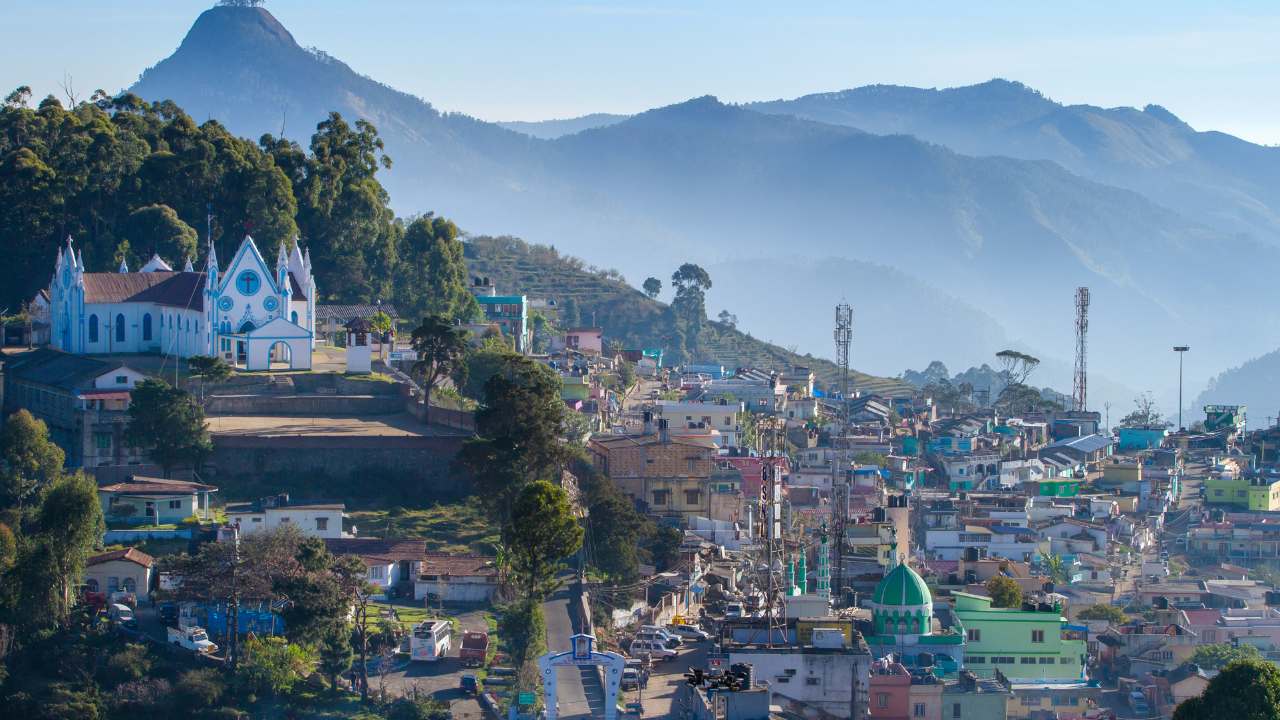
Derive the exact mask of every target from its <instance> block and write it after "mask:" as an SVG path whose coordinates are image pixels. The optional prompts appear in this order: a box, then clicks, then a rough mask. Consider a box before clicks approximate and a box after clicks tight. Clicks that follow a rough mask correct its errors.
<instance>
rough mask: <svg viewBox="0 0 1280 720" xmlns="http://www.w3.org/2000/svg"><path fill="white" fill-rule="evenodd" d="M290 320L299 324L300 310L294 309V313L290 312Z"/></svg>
mask: <svg viewBox="0 0 1280 720" xmlns="http://www.w3.org/2000/svg"><path fill="white" fill-rule="evenodd" d="M289 322H291V323H293V324H294V325H297V324H298V311H297V310H294V311H293V312H292V313H290V314H289Z"/></svg>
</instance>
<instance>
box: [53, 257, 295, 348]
mask: <svg viewBox="0 0 1280 720" xmlns="http://www.w3.org/2000/svg"><path fill="white" fill-rule="evenodd" d="M206 270H207V272H196V271H195V270H194V269H193V268H192V267H191V261H190V260H189V259H188V260H187V263H186V267H184V268H183V269H182V271H181V272H177V271H175V270H174V269H173V268H171V267H169V265H168V264H167V263H165V262H164V261H163V260H161V259H160V257H159V256H152V258H151V260H150V261H149V262H148V263H147V264H146V265H145V266H143V267H142V269H140V270H138V271H137V272H129V268H128V267H126V266H125V265H124V264H121V266H120V271H119V272H115V273H109V272H108V273H89V272H85V271H84V260H83V259H82V257H81V255H80V254H79V253H77V252H76V251H75V250H73V248H72V247H71V238H67V246H66V248H65V249H63V250H62V251H61V252H59V253H58V260H57V263H56V265H55V268H54V275H53V281H52V283H51V284H50V286H49V322H50V326H51V327H50V341H51V342H52V344H53V345H54V347H57V348H60V349H62V350H66V351H67V352H72V353H78V354H82V355H99V354H109V353H158V354H163V355H175V356H177V357H179V358H186V357H190V356H192V355H216V356H217V357H219V358H221V359H222V360H223V361H224V362H226V363H227V364H229V365H234V366H236V367H238V368H243V369H245V370H284V369H291V370H310V369H311V352H312V350H314V349H315V311H316V283H315V278H314V277H313V276H312V274H311V252H310V251H307V253H306V254H305V255H304V254H303V253H302V251H301V250H300V249H299V247H298V242H297V240H296V239H295V240H294V242H293V250H292V251H291V252H286V250H285V244H281V246H280V254H279V257H278V258H277V259H276V269H275V272H272V271H271V270H270V269H269V268H268V267H267V263H266V261H265V260H263V259H262V255H261V254H259V253H258V248H257V246H256V245H254V243H253V238H252V237H249V236H248V235H246V236H245V238H244V241H243V242H241V243H240V249H239V250H237V251H236V254H235V257H233V258H232V259H231V263H230V264H229V265H228V266H227V271H226V272H225V273H222V272H220V271H219V268H218V258H217V254H216V253H215V252H214V250H213V247H212V246H210V248H209V258H208V264H207V266H206Z"/></svg>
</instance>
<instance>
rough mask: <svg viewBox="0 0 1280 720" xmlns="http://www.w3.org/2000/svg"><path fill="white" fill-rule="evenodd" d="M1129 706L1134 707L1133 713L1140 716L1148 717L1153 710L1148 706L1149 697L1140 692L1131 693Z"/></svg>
mask: <svg viewBox="0 0 1280 720" xmlns="http://www.w3.org/2000/svg"><path fill="white" fill-rule="evenodd" d="M1129 704H1130V705H1132V706H1133V711H1134V712H1136V713H1138V715H1140V716H1146V715H1148V714H1150V712H1151V708H1150V707H1149V706H1148V705H1147V696H1146V695H1143V694H1142V693H1140V692H1131V693H1129Z"/></svg>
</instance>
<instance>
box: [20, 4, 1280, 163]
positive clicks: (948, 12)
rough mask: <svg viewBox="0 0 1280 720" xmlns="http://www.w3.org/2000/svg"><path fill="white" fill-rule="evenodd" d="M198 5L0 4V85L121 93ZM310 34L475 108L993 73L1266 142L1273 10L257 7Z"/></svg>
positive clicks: (626, 103) (487, 112)
mask: <svg viewBox="0 0 1280 720" xmlns="http://www.w3.org/2000/svg"><path fill="white" fill-rule="evenodd" d="M211 4H212V3H211V2H209V1H208V0H205V1H203V2H188V1H187V0H163V1H161V0H134V1H133V2H119V1H116V2H101V0H92V1H91V0H44V2H40V3H24V4H21V5H19V4H17V3H14V4H8V3H6V9H5V11H4V14H5V17H6V25H7V27H8V29H9V32H7V33H6V41H5V43H3V44H0V88H4V89H5V92H7V91H8V89H11V88H13V87H16V86H18V85H21V84H29V85H31V86H33V88H34V89H35V90H36V92H37V94H38V95H40V96H43V95H44V94H47V93H50V92H60V89H59V87H58V84H59V81H60V79H61V78H62V75H63V71H64V69H65V72H66V73H68V74H69V75H71V76H72V77H73V78H74V84H75V88H76V90H77V91H78V92H80V93H81V94H83V95H85V96H87V94H88V93H89V92H91V91H92V90H93V89H95V88H98V87H101V88H104V89H106V90H107V91H109V92H114V91H116V90H119V89H121V88H123V87H127V86H129V85H130V84H131V83H132V82H134V80H135V79H136V78H137V76H138V73H140V72H141V71H142V70H143V69H144V68H146V67H148V66H150V65H153V64H155V63H156V62H157V61H159V60H160V59H162V58H164V57H166V56H167V55H169V54H170V53H171V52H172V51H173V50H174V49H175V48H176V47H177V46H178V44H179V43H180V42H181V40H182V37H183V35H184V34H185V33H186V30H187V28H189V27H190V25H191V23H192V22H193V21H194V20H195V19H196V17H197V16H198V15H199V13H200V12H201V11H202V10H204V9H205V8H206V7H209V6H210V5H211ZM265 7H266V8H267V9H268V10H270V11H271V12H272V13H273V14H274V15H275V16H276V17H277V18H279V19H280V20H281V21H282V22H283V23H284V24H285V26H286V27H288V28H289V30H290V31H292V32H293V34H294V37H295V38H297V40H298V42H299V44H301V45H304V46H315V47H318V48H320V49H322V50H325V51H327V52H328V53H330V54H331V55H333V56H335V57H338V58H340V59H342V60H344V61H346V62H347V63H348V64H350V65H351V66H352V68H354V69H355V70H356V71H357V72H360V73H364V74H366V75H369V76H371V77H373V78H375V79H377V80H380V81H382V82H384V83H386V84H388V85H391V86H392V87H395V88H397V89H400V90H404V91H406V92H410V93H413V94H416V95H419V96H421V97H423V98H425V99H427V100H429V101H431V102H432V103H433V104H435V105H436V106H437V107H439V108H441V109H444V110H457V111H461V112H464V113H467V114H470V115H473V116H476V117H479V118H483V119H486V120H542V119H549V118H564V117H572V116H576V115H582V114H586V113H590V112H614V113H631V112H637V111H641V110H645V109H648V108H651V107H657V106H661V105H666V104H670V103H674V102H679V101H682V100H686V99H688V98H690V97H695V96H699V95H705V94H713V95H716V96H718V97H720V99H722V100H724V101H733V102H746V101H751V100H771V99H777V98H792V97H796V96H798V95H803V94H806V93H811V92H821V91H830V90H840V89H845V88H850V87H858V86H861V85H868V84H874V83H887V84H900V85H913V86H919V87H952V86H958V85H968V84H973V83H977V82H982V81H985V80H988V79H990V78H992V77H1004V78H1008V79H1012V80H1020V81H1022V82H1024V83H1026V84H1028V85H1030V86H1032V87H1035V88H1037V89H1039V90H1041V91H1042V92H1044V93H1045V94H1046V95H1047V96H1049V97H1051V98H1053V99H1054V100H1057V101H1060V102H1064V103H1089V104H1094V105H1103V106H1117V105H1132V106H1136V107H1141V106H1143V105H1145V104H1147V103H1156V104H1159V105H1164V106H1165V107H1167V108H1168V109H1169V110H1171V111H1173V112H1174V113H1175V114H1177V115H1178V116H1180V117H1182V118H1183V119H1184V120H1186V121H1188V122H1190V123H1191V124H1192V125H1193V126H1194V127H1196V128H1197V129H1202V130H1203V129H1216V130H1222V131H1225V132H1229V133H1232V134H1235V135H1239V136H1241V137H1244V138H1246V139H1249V140H1252V141H1254V142H1260V143H1268V144H1276V143H1280V93H1277V92H1276V85H1277V80H1278V79H1280V42H1277V38H1278V37H1280V5H1278V4H1277V3H1274V2H1269V3H1264V2H1216V3H1203V2H1200V3H1190V2H1178V1H1176V0H1166V1H1165V2H1115V0H1110V1H1108V2H1091V1H1088V0H1081V1H1077V2H1074V3H1048V2H1035V1H1032V2H1027V1H1025V0H1024V1H1023V2H972V1H971V2H954V0H952V1H951V2H900V3H884V2H877V3H864V2H847V1H846V2H810V3H800V2H788V3H762V2H748V1H744V0H738V1H737V2H708V3H689V2H661V1H657V0H655V1H653V2H597V3H595V4H581V3H573V2H542V3H528V4H510V3H503V2H489V1H485V0H471V1H469V2H464V3H432V2H379V1H378V0H365V1H364V2H335V1H334V0H305V1H304V0H271V1H270V2H268V3H267V4H266V5H265Z"/></svg>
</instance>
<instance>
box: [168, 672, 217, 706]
mask: <svg viewBox="0 0 1280 720" xmlns="http://www.w3.org/2000/svg"><path fill="white" fill-rule="evenodd" d="M226 691H227V682H226V680H223V679H222V674H221V673H219V672H218V671H217V670H215V669H213V668H201V669H199V670H188V671H187V672H184V673H182V676H181V677H180V678H179V679H178V682H177V684H175V685H174V686H173V699H174V702H175V703H177V704H178V705H179V706H181V707H184V708H187V709H189V710H201V709H204V708H211V707H213V706H214V705H217V704H218V701H219V700H221V699H222V696H223V695H224V694H225V693H226Z"/></svg>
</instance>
